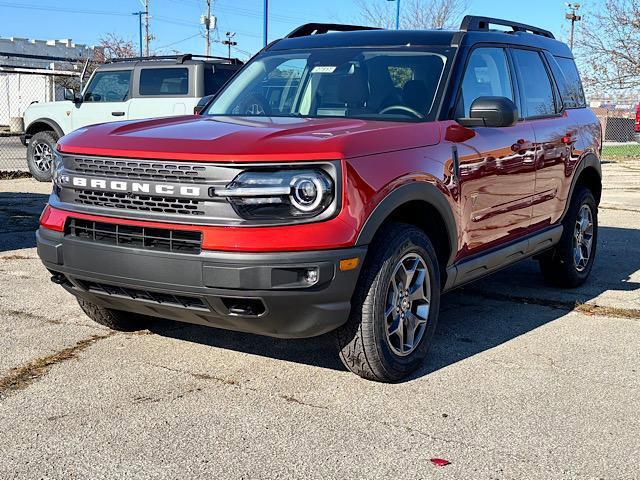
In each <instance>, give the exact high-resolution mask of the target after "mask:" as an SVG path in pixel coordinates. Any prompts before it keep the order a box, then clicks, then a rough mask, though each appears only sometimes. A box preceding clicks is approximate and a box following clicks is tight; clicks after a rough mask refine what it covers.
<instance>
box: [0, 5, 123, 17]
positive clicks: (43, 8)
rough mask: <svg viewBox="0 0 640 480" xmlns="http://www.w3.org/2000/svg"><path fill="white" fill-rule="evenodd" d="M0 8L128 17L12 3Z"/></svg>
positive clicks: (119, 13)
mask: <svg viewBox="0 0 640 480" xmlns="http://www.w3.org/2000/svg"><path fill="white" fill-rule="evenodd" d="M0 6H2V7H9V8H22V9H26V10H40V11H43V12H61V13H80V14H84V15H111V16H116V17H128V16H129V15H130V14H129V13H122V12H113V11H106V10H86V9H82V8H80V9H76V8H74V9H71V8H61V7H43V6H41V7H36V6H33V5H25V4H23V3H14V2H0Z"/></svg>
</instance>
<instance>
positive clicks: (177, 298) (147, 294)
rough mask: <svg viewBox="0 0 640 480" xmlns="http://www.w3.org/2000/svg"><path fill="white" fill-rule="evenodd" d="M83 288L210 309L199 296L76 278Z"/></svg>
mask: <svg viewBox="0 0 640 480" xmlns="http://www.w3.org/2000/svg"><path fill="white" fill-rule="evenodd" d="M76 281H77V282H78V283H79V284H80V286H81V287H82V288H84V289H85V290H87V291H88V292H93V293H100V294H103V295H109V296H111V297H120V298H128V299H134V300H142V301H146V302H152V303H156V304H158V305H170V306H173V307H184V308H189V309H195V310H206V311H210V309H209V308H208V307H207V304H206V303H205V302H204V301H203V300H202V299H201V298H198V297H188V296H185V295H173V294H171V293H159V292H152V291H149V290H141V289H138V288H128V287H120V286H117V285H109V284H107V283H98V282H88V281H84V280H76Z"/></svg>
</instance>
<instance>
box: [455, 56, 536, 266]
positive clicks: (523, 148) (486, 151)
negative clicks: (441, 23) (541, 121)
mask: <svg viewBox="0 0 640 480" xmlns="http://www.w3.org/2000/svg"><path fill="white" fill-rule="evenodd" d="M513 78H514V77H513V75H512V72H511V68H510V65H509V61H508V58H507V52H506V51H505V50H504V49H503V48H499V47H481V48H476V49H474V50H473V51H472V52H471V54H470V56H469V60H468V62H467V67H466V70H465V73H464V77H463V81H462V85H461V91H460V95H459V102H458V105H457V109H456V110H457V116H458V117H469V111H470V107H471V104H472V103H473V101H474V100H475V99H476V98H478V97H487V96H497V97H507V98H509V99H511V100H513V101H514V102H515V101H516V95H515V92H516V90H515V88H514V80H513ZM474 131H475V136H473V137H472V138H471V139H469V140H467V141H465V142H462V143H459V144H458V145H457V148H458V154H459V162H460V168H459V185H460V216H461V220H462V225H461V227H462V232H464V233H463V234H462V235H463V238H462V245H460V247H461V252H460V255H461V256H467V255H471V254H475V253H479V252H481V251H484V250H487V249H489V248H491V247H492V246H495V245H497V244H503V243H504V242H506V241H510V240H514V239H517V238H519V237H521V236H523V235H525V234H526V233H527V229H528V228H529V226H530V224H531V205H532V199H533V195H534V188H535V175H536V172H535V143H534V133H533V129H532V127H531V126H530V125H529V124H528V123H527V122H519V123H517V124H516V125H514V126H512V127H504V128H488V127H478V128H474Z"/></svg>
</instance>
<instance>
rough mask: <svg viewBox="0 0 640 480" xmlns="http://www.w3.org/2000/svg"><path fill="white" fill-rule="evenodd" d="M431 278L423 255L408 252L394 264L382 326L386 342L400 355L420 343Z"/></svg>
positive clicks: (427, 316)
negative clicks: (384, 330)
mask: <svg viewBox="0 0 640 480" xmlns="http://www.w3.org/2000/svg"><path fill="white" fill-rule="evenodd" d="M430 304H431V279H430V277H429V270H428V269H427V265H426V263H425V261H424V259H423V258H422V257H421V256H420V255H419V254H417V253H408V254H407V255H405V256H404V257H402V259H401V260H400V261H399V262H398V263H397V264H396V267H395V269H394V271H393V275H392V276H391V280H390V281H389V286H388V289H387V300H386V305H385V312H384V316H385V328H386V334H387V335H386V338H387V343H388V345H389V347H390V348H391V350H392V351H393V353H395V354H396V355H399V356H402V357H404V356H407V355H409V354H411V353H412V352H413V351H414V350H415V349H416V348H417V347H418V345H419V344H420V341H421V340H422V337H423V336H424V332H425V330H426V327H427V321H428V319H429V310H430Z"/></svg>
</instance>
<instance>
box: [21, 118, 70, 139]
mask: <svg viewBox="0 0 640 480" xmlns="http://www.w3.org/2000/svg"><path fill="white" fill-rule="evenodd" d="M38 123H44V124H45V125H48V126H49V127H51V130H53V131H54V132H55V133H56V135H58V137H59V138H62V137H63V136H64V131H63V130H62V128H61V127H60V125H58V123H57V122H56V121H55V120H52V119H50V118H44V117H43V118H37V119H35V120H34V121H33V122H31V123H30V124H29V125H28V126H27V128H26V129H25V132H26V133H27V135H33V134H34V133H35V132H33V130H32V127H33V126H34V125H36V124H38Z"/></svg>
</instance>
